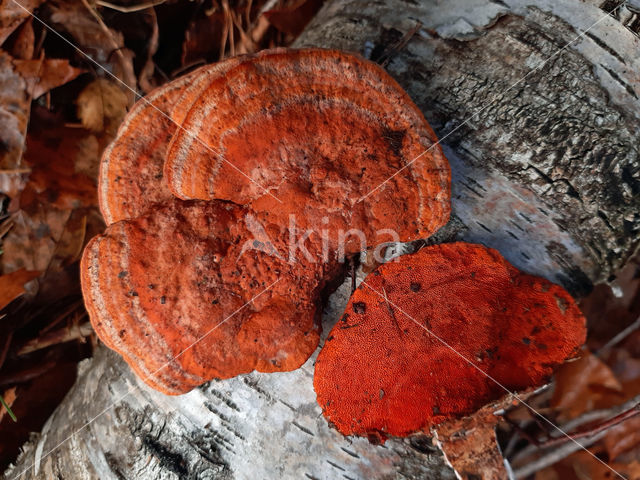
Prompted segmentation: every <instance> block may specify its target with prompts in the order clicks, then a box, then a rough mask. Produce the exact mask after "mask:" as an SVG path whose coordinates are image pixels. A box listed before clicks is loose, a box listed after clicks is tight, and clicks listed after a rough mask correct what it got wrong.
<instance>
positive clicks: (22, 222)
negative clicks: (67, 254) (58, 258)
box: [0, 204, 71, 271]
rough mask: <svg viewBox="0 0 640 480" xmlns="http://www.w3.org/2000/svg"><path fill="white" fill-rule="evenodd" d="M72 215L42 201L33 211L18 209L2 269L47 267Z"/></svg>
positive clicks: (4, 245) (4, 246)
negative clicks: (42, 203) (43, 203)
mask: <svg viewBox="0 0 640 480" xmlns="http://www.w3.org/2000/svg"><path fill="white" fill-rule="evenodd" d="M70 215H71V211H70V210H60V209H58V208H56V207H54V206H51V205H40V204H38V205H35V206H34V208H33V210H32V211H30V212H29V213H27V212H26V211H24V210H20V211H18V212H16V214H14V216H13V222H14V224H13V228H12V229H11V231H10V232H9V233H8V234H7V236H6V237H4V240H3V243H2V249H3V252H4V253H3V254H2V255H0V264H1V267H2V270H3V271H13V270H17V269H19V268H26V269H28V270H40V271H45V270H47V268H48V267H49V263H50V262H51V258H52V257H53V254H54V252H55V249H56V245H57V243H58V240H59V239H60V237H61V235H62V233H63V232H64V228H65V225H66V223H67V220H68V219H69V216H70Z"/></svg>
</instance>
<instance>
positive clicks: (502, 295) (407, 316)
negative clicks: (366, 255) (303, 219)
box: [314, 243, 585, 439]
mask: <svg viewBox="0 0 640 480" xmlns="http://www.w3.org/2000/svg"><path fill="white" fill-rule="evenodd" d="M584 340H585V320H584V317H583V316H582V314H581V313H580V311H579V309H578V307H577V306H576V305H575V303H574V301H573V299H572V298H571V296H570V295H569V294H568V293H567V292H566V291H565V290H563V289H562V288H561V287H559V286H557V285H554V284H552V283H550V282H548V281H547V280H545V279H542V278H538V277H534V276H531V275H527V274H524V273H521V272H519V271H518V270H517V269H516V268H514V267H513V266H511V265H510V264H509V263H508V262H507V261H506V260H504V259H503V258H502V257H501V256H500V254H499V253H498V252H497V251H496V250H492V249H490V248H486V247H484V246H481V245H473V244H467V243H452V244H443V245H437V246H432V247H426V248H423V249H422V250H420V251H418V252H417V253H415V254H413V255H406V256H403V257H400V259H399V260H398V261H397V262H390V263H387V264H384V265H382V266H381V267H379V268H378V269H377V270H375V271H374V272H373V273H372V274H370V275H369V276H367V277H366V279H365V280H364V282H363V284H362V285H361V286H360V287H359V288H358V289H357V290H356V291H355V292H354V294H353V296H352V297H351V299H350V300H349V303H348V305H347V308H346V310H345V313H344V315H343V317H342V318H341V319H340V320H339V321H338V323H337V324H336V325H335V326H334V328H333V329H332V330H331V332H330V334H329V336H328V338H327V341H326V343H325V345H324V347H323V349H322V351H321V352H320V355H319V356H318V359H317V362H316V369H315V377H314V386H315V390H316V393H317V398H318V403H319V404H320V406H321V407H322V409H323V413H324V415H325V416H326V417H327V419H328V420H329V421H330V422H332V423H333V424H334V425H335V426H336V428H337V429H338V430H339V431H340V432H342V433H343V434H345V435H352V434H355V435H369V436H372V437H377V438H382V439H384V438H385V436H387V435H397V436H406V435H408V434H411V433H414V432H420V431H427V430H428V429H429V427H431V426H432V425H434V424H437V423H439V422H441V421H443V420H445V419H447V418H451V417H459V416H462V415H465V414H469V413H472V412H473V411H475V410H477V409H478V408H480V407H482V406H483V405H485V404H486V403H487V402H488V401H491V400H493V399H496V398H498V397H500V396H502V395H504V394H505V393H506V392H505V390H504V389H503V388H502V387H500V386H499V385H498V382H499V383H500V384H502V385H503V386H504V387H506V388H507V389H509V390H521V389H524V388H527V387H531V386H536V385H540V384H542V383H543V382H545V380H547V379H548V377H549V376H550V375H551V373H552V372H553V369H554V367H556V366H558V365H559V364H561V363H562V362H564V361H565V360H566V359H567V358H570V357H572V356H573V355H575V354H576V351H577V348H578V347H579V346H580V345H581V344H582V343H584ZM483 372H484V373H483Z"/></svg>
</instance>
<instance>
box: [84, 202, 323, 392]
mask: <svg viewBox="0 0 640 480" xmlns="http://www.w3.org/2000/svg"><path fill="white" fill-rule="evenodd" d="M247 214H249V212H248V211H247V209H246V208H243V207H239V206H236V205H233V204H229V203H223V202H182V201H180V200H177V199H176V200H174V201H172V202H168V203H166V204H165V205H164V206H162V207H158V208H156V209H154V210H153V211H151V212H150V213H149V214H147V215H145V216H141V217H138V218H136V219H133V220H125V221H121V222H117V223H115V224H113V225H111V226H110V227H108V228H107V230H106V232H105V234H104V235H101V236H98V237H95V238H94V239H92V240H91V242H90V243H89V244H88V245H87V248H86V250H85V253H84V255H83V258H82V265H81V268H82V277H81V279H82V287H83V293H84V299H85V304H86V306H87V310H88V311H89V315H90V318H91V321H92V323H93V326H94V329H95V331H96V333H97V334H98V336H99V337H100V338H101V339H102V340H103V341H104V343H105V344H106V345H107V346H109V347H110V348H112V349H114V350H116V351H118V352H119V353H120V354H121V355H122V356H123V357H124V358H125V360H126V361H127V362H128V363H129V365H131V367H132V368H133V369H134V370H135V371H136V373H137V374H138V375H139V376H140V377H141V378H142V379H143V380H145V381H146V382H147V383H148V384H150V385H151V386H153V387H154V388H156V389H158V390H160V391H162V392H164V393H168V394H179V393H184V392H187V391H189V390H191V389H192V388H193V387H195V386H197V385H200V384H202V383H204V382H205V381H207V380H211V379H212V378H229V377H233V376H235V375H238V374H241V373H248V372H251V371H252V370H258V371H262V372H273V371H283V370H292V369H295V368H297V367H299V366H300V365H302V363H304V361H306V360H307V358H308V357H309V356H310V355H311V353H312V352H313V351H314V350H315V349H316V347H317V345H318V340H319V328H320V327H319V325H318V322H317V316H318V315H319V311H318V308H317V307H318V306H319V303H320V293H321V291H322V289H323V288H324V287H325V286H326V285H327V281H326V279H327V278H331V277H333V276H335V272H329V271H326V270H325V268H327V265H326V264H319V263H309V264H305V263H304V261H303V260H301V261H300V263H296V264H289V263H288V262H286V261H284V260H281V259H279V258H278V257H276V256H273V255H269V254H267V253H264V252H262V251H257V250H250V251H246V252H243V250H242V248H243V245H244V243H245V239H247V238H250V232H249V231H248V230H247V228H246V226H245V222H244V221H243V217H244V216H246V215H247ZM167 239H169V241H167Z"/></svg>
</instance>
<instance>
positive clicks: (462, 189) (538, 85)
mask: <svg viewBox="0 0 640 480" xmlns="http://www.w3.org/2000/svg"><path fill="white" fill-rule="evenodd" d="M608 12H611V13H610V14H608ZM639 12H640V2H638V0H628V1H626V2H625V1H622V0H605V1H603V2H598V1H596V0H582V1H580V0H422V1H418V0H386V1H384V2H383V1H369V0H333V1H331V0H330V1H329V2H328V3H327V4H326V5H325V6H324V7H323V8H322V10H321V11H320V12H319V14H318V15H317V17H316V18H315V19H314V20H313V22H312V23H311V25H309V27H308V28H307V29H306V31H305V32H304V33H303V35H302V36H301V37H300V38H299V40H298V42H297V44H298V45H299V46H302V45H316V46H324V47H333V48H341V49H344V50H351V51H356V52H359V53H361V54H363V55H365V56H367V57H369V58H372V59H374V60H379V61H381V62H384V63H386V65H387V68H388V70H389V72H390V73H391V74H392V75H393V76H394V77H395V78H396V79H397V80H398V81H399V82H400V84H401V85H402V86H403V87H404V88H405V89H406V90H407V91H408V92H409V95H410V96H411V97H412V98H413V99H414V100H415V102H416V103H417V104H418V105H419V106H420V107H421V108H422V110H423V111H424V113H425V116H426V117H427V119H428V120H429V122H430V123H431V125H432V126H433V127H434V129H435V131H436V132H437V133H438V135H439V136H440V138H441V139H442V140H443V141H442V144H443V147H444V150H445V153H446V154H447V156H448V158H449V160H450V162H451V165H452V170H453V211H454V217H453V219H452V222H451V224H450V226H449V227H448V228H447V231H446V232H445V234H443V235H448V236H449V237H455V238H460V239H464V240H468V241H474V242H482V243H484V244H486V245H488V246H491V247H494V248H497V249H498V250H500V251H501V252H502V253H503V255H505V256H506V257H507V259H508V260H509V261H511V262H512V263H513V264H514V265H516V266H517V267H519V268H521V269H523V270H525V271H528V272H530V273H534V274H539V275H542V276H545V277H547V278H549V279H551V280H553V281H555V282H558V283H561V284H562V285H564V286H565V287H566V288H568V289H569V290H570V291H571V292H572V293H574V294H575V295H577V296H580V295H583V294H584V293H586V292H588V291H589V289H590V288H591V285H592V284H593V283H594V282H598V281H603V280H609V281H612V280H613V279H614V276H615V272H616V270H617V269H618V268H619V267H620V266H621V265H623V264H624V262H625V261H626V259H627V258H629V256H630V255H632V254H633V252H634V251H635V250H636V248H637V245H638V238H639V236H638V229H639V226H640V198H639V192H640V172H639V166H640V162H639V158H640V154H639V151H638V147H639V143H638V138H640V131H639V130H640V128H639V127H640V100H639V98H638V96H639V95H640V39H639V37H638V34H639V32H640V15H639ZM348 293H349V287H348V285H343V286H342V287H341V288H340V289H339V290H338V292H337V293H336V294H334V295H333V296H332V297H331V299H330V301H329V302H328V305H327V308H326V311H325V315H324V321H325V326H326V327H328V326H330V325H331V324H332V322H334V321H335V320H336V319H337V318H338V317H339V316H340V313H341V309H342V308H343V306H344V303H345V301H346V296H347V294H348ZM312 373H313V358H312V359H310V360H309V362H307V363H306V364H305V365H304V367H303V368H301V369H299V370H297V371H294V372H289V373H278V374H271V375H266V374H255V373H254V374H250V375H244V376H241V377H238V378H235V379H232V380H225V381H218V382H211V383H209V384H207V385H205V386H203V387H202V388H199V389H197V390H195V391H193V392H191V393H189V394H187V395H184V396H180V397H166V396H163V395H161V394H159V393H156V392H154V391H151V390H149V389H148V388H146V387H145V386H144V385H142V384H141V383H140V382H139V381H138V380H137V379H136V378H134V377H133V375H132V374H131V373H130V371H129V370H128V368H127V367H126V366H125V364H124V363H123V362H122V361H121V360H120V359H119V358H118V357H117V355H115V354H113V353H112V352H108V351H106V350H105V349H98V351H97V353H96V356H95V358H93V359H92V360H87V361H85V362H84V363H82V364H81V366H80V375H79V378H78V381H77V384H76V385H75V387H74V388H73V389H72V390H71V391H70V393H69V394H68V396H67V398H66V399H65V401H64V402H63V404H62V405H61V406H60V407H59V408H58V409H57V410H56V412H55V413H54V414H53V416H52V417H51V418H50V419H49V421H48V422H47V424H46V425H45V427H44V429H43V431H42V433H40V434H38V435H34V438H33V439H32V441H31V442H29V443H28V444H27V445H25V447H24V452H23V454H22V455H21V456H20V458H19V459H18V461H17V465H16V466H15V467H14V468H12V469H10V470H9V471H8V472H7V473H6V476H7V478H10V479H13V478H24V479H28V478H64V479H85V478H86V479H92V478H100V479H122V478H126V479H130V478H131V479H134V478H135V479H173V478H193V479H196V478H197V479H213V478H216V479H218V478H220V479H227V478H228V479H257V478H265V479H276V478H277V479H280V478H282V479H343V478H344V479H373V478H375V479H392V478H393V479H396V478H398V479H401V478H409V479H421V478H428V479H439V478H442V479H451V478H454V473H453V471H452V470H451V469H450V468H449V467H448V466H447V465H446V462H445V461H444V460H443V458H442V456H441V454H440V453H439V452H438V451H437V450H436V449H435V448H434V447H432V445H431V442H430V440H429V439H427V438H424V437H416V438H412V439H405V440H391V441H388V442H387V443H386V444H385V445H383V446H374V445H371V444H369V443H368V441H367V440H366V439H359V438H343V437H342V436H341V435H339V434H338V433H336V431H335V430H332V429H331V428H330V426H329V425H327V423H326V422H325V421H324V419H323V417H322V416H321V413H320V409H319V407H318V406H317V405H316V403H315V395H314V392H313V388H312Z"/></svg>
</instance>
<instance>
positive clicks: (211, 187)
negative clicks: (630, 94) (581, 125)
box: [165, 49, 450, 253]
mask: <svg viewBox="0 0 640 480" xmlns="http://www.w3.org/2000/svg"><path fill="white" fill-rule="evenodd" d="M204 78H205V77H201V78H200V80H203V79H204ZM205 80H208V82H205V83H201V82H199V85H198V86H197V87H194V88H193V89H192V94H191V95H186V94H185V95H184V96H183V98H182V103H183V105H187V104H189V100H190V98H189V97H190V96H193V97H194V98H193V99H192V103H191V107H190V108H189V109H188V111H187V112H186V113H185V114H184V121H183V123H182V127H183V128H182V129H179V130H178V131H177V132H176V133H175V135H174V136H173V139H172V141H171V144H170V146H169V150H168V154H167V160H166V163H165V176H166V178H167V181H168V184H169V187H170V188H171V190H172V191H173V193H174V194H175V195H176V196H177V197H179V198H182V199H201V200H212V199H221V200H227V201H232V202H234V203H238V204H242V205H246V204H251V207H252V209H253V210H254V211H256V212H268V213H269V216H270V217H269V218H270V219H271V221H273V222H275V223H279V224H286V223H288V221H289V218H288V216H289V214H292V213H295V214H298V215H299V218H298V219H297V220H298V222H299V223H298V224H299V226H300V228H304V229H307V228H316V229H320V228H323V229H327V230H328V231H330V232H337V231H339V230H343V231H348V230H350V229H359V230H361V231H362V232H363V234H364V237H365V239H366V242H367V245H369V246H372V245H375V244H377V243H381V242H383V241H390V240H391V239H390V238H384V239H378V238H376V235H377V233H376V232H379V231H380V230H383V229H391V230H393V231H395V232H397V234H398V238H397V240H402V241H409V240H415V239H418V238H423V237H426V236H429V235H431V234H432V233H434V232H435V231H436V230H437V229H438V228H440V227H441V226H442V225H444V224H445V223H446V222H447V220H448V217H449V210H450V207H449V197H450V193H449V183H450V171H449V165H448V162H447V160H446V158H445V157H444V155H443V153H442V150H441V148H440V146H439V145H438V144H437V143H436V142H437V138H436V136H435V134H434V133H433V130H432V129H431V127H430V126H429V125H428V123H427V122H426V120H425V119H424V116H423V115H422V113H421V112H420V110H419V109H418V108H417V107H416V106H415V104H414V103H413V102H412V101H411V99H410V98H409V97H408V95H407V94H406V93H405V92H404V91H403V90H402V88H401V87H400V86H399V85H398V84H397V83H396V82H395V81H394V80H393V79H392V78H391V77H390V76H389V75H388V74H387V73H386V72H385V71H384V69H382V68H381V67H379V66H378V65H376V64H374V63H372V62H369V61H367V60H364V59H362V58H360V57H357V56H354V55H351V54H347V53H344V52H338V51H334V50H322V49H302V50H291V49H275V50H267V51H263V52H260V53H258V54H255V55H248V56H245V57H241V58H239V59H238V62H237V64H236V65H234V66H233V67H231V68H229V69H228V70H227V71H226V72H225V74H224V75H219V76H214V77H211V78H209V79H205ZM203 81H204V80H203ZM398 212H404V213H403V214H402V215H398ZM334 238H335V237H334V236H331V239H334ZM334 246H335V245H334ZM361 249H362V248H361V246H360V243H359V242H356V241H354V240H353V239H347V242H346V249H345V250H346V253H355V252H356V251H359V250H361Z"/></svg>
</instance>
